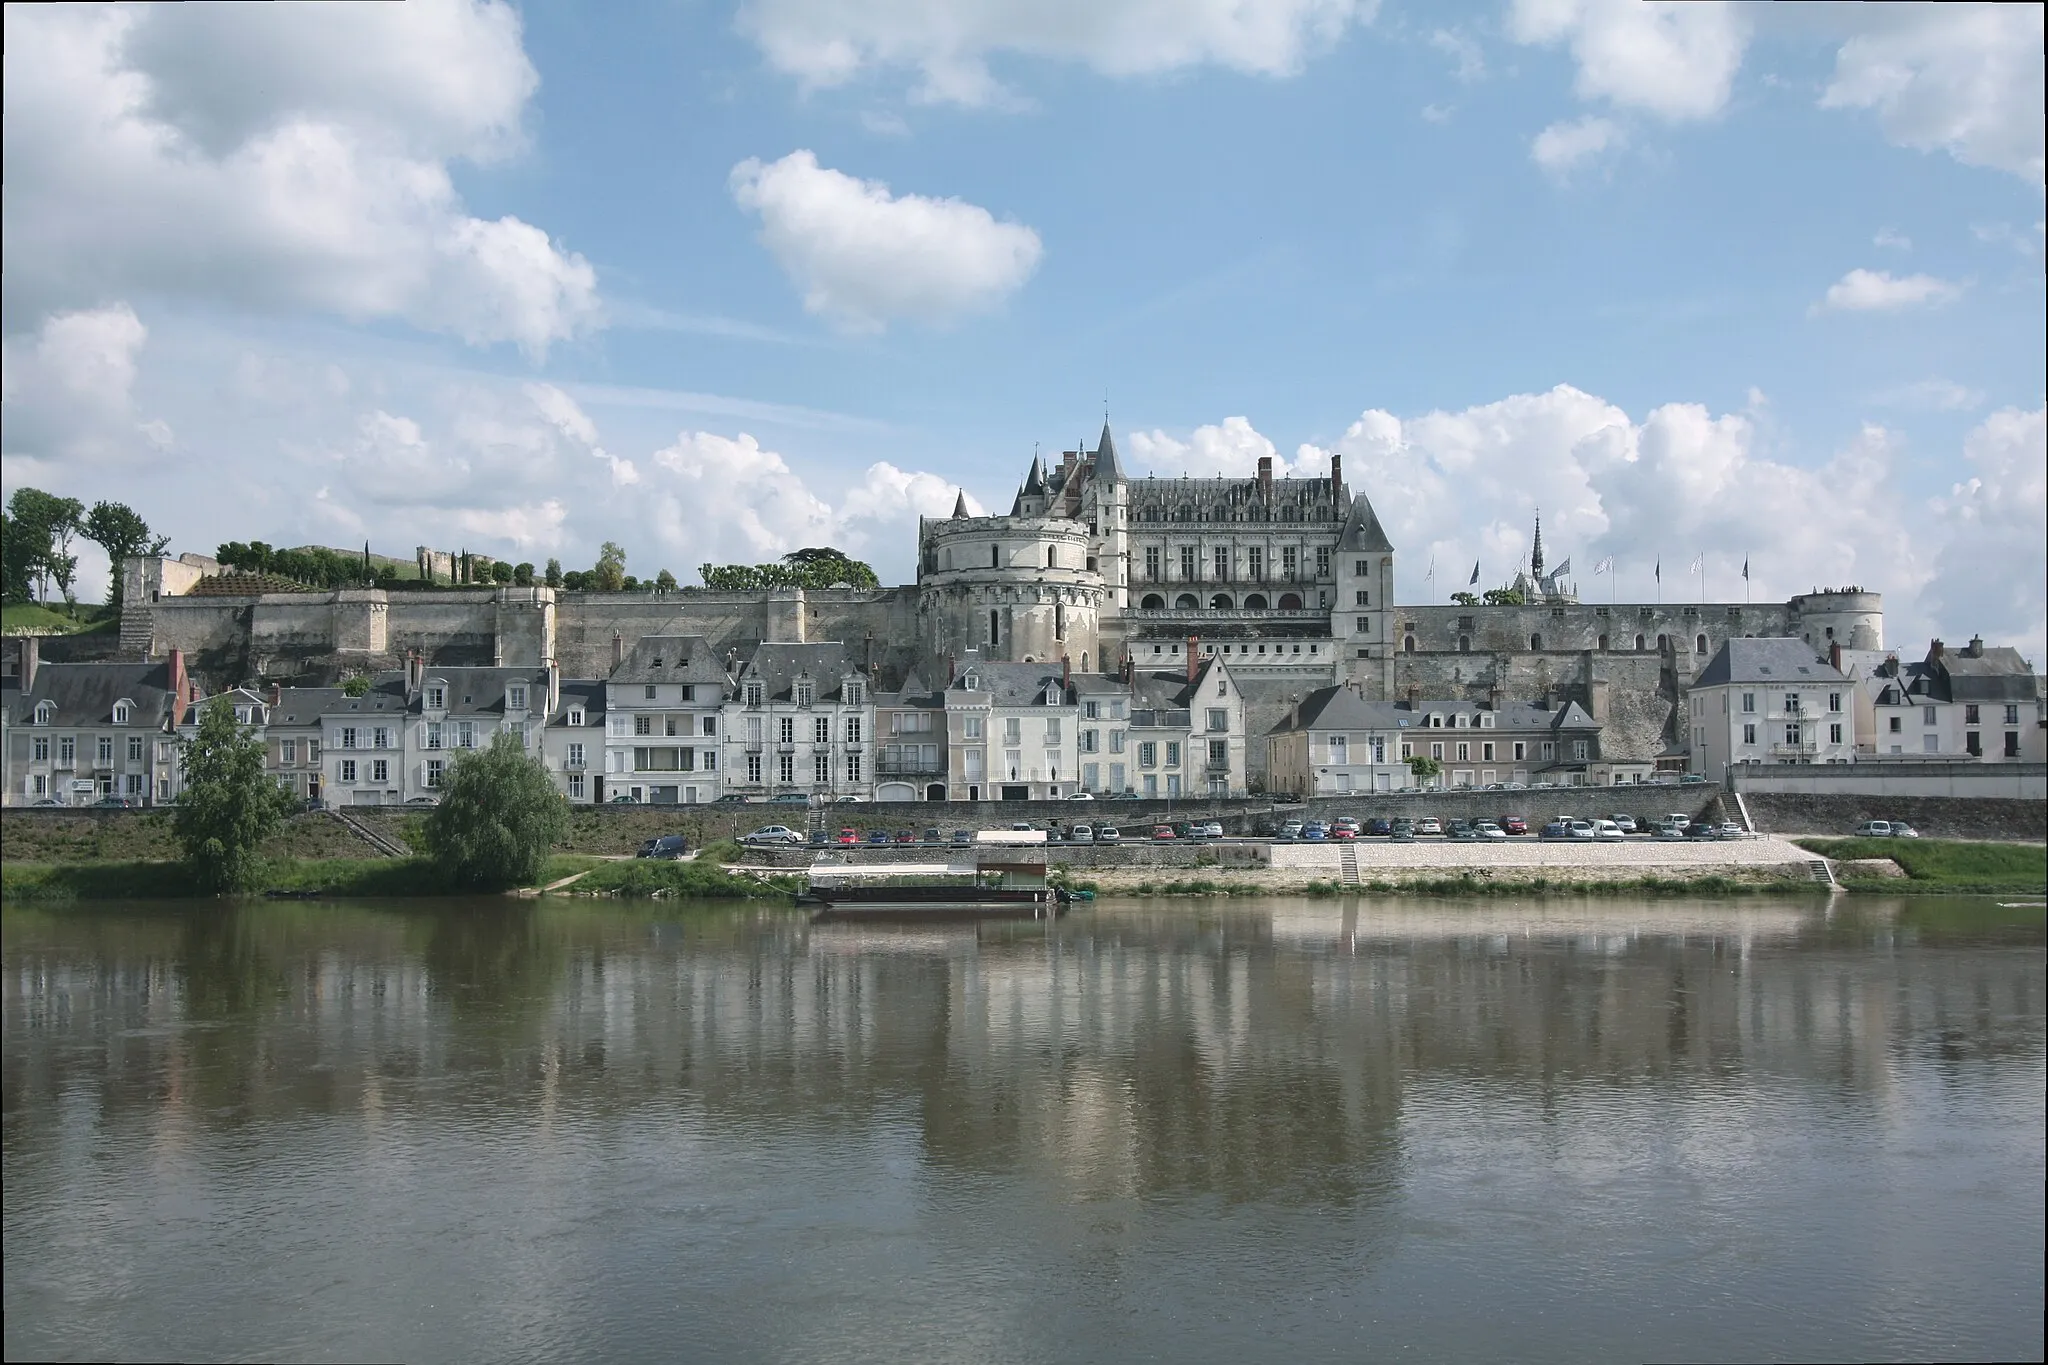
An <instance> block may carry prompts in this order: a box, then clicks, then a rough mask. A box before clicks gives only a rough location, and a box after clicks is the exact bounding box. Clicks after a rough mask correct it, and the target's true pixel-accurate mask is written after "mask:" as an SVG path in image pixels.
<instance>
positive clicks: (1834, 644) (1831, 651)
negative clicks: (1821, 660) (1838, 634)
mask: <svg viewBox="0 0 2048 1365" xmlns="http://www.w3.org/2000/svg"><path fill="white" fill-rule="evenodd" d="M1828 667H1829V668H1832V669H1834V670H1835V672H1837V673H1840V672H1841V671H1842V642H1841V641H1840V640H1830V641H1828Z"/></svg>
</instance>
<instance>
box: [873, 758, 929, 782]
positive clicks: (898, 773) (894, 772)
mask: <svg viewBox="0 0 2048 1365" xmlns="http://www.w3.org/2000/svg"><path fill="white" fill-rule="evenodd" d="M945 773H946V762H945V760H944V759H933V760H932V761H931V762H930V763H927V762H925V761H924V760H923V759H921V758H918V759H906V760H902V761H899V762H895V763H891V762H889V761H888V760H887V759H884V760H883V761H882V762H880V763H877V764H876V765H875V776H877V777H943V776H945Z"/></svg>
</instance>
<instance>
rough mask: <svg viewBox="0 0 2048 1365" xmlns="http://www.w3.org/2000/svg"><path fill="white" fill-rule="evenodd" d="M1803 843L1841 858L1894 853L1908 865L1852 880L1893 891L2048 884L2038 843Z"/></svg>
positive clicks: (2046, 852) (2045, 852) (2046, 854)
mask: <svg viewBox="0 0 2048 1365" xmlns="http://www.w3.org/2000/svg"><path fill="white" fill-rule="evenodd" d="M1794 842H1796V843H1797V844H1798V845H1799V846H1800V847H1801V848H1803V849H1806V850H1807V851H1808V852H1810V853H1818V854H1820V855H1821V856H1822V857H1826V858H1832V859H1835V860H1836V861H1838V862H1841V861H1848V860H1852V859H1860V858H1889V859H1891V860H1892V861H1893V862H1895V863H1897V864H1898V865H1899V866H1900V867H1901V868H1903V869H1905V873H1906V877H1905V880H1903V881H1901V880H1900V879H1899V878H1896V877H1890V878H1884V877H1871V878H1858V877H1855V876H1854V870H1853V869H1851V870H1850V880H1854V881H1856V882H1858V883H1864V882H1870V883H1876V884H1878V885H1881V886H1882V887H1884V888H1885V889H1887V890H1891V891H1904V890H1909V889H1910V890H1920V889H1927V888H1947V889H1961V888H1979V887H1981V888H1987V889H1992V890H2033V891H2038V890H2041V889H2042V888H2043V887H2044V886H2048V848H2043V847H2041V846H2040V845H2037V844H1980V843H1969V842H1965V841H1963V840H1958V839H1799V840H1795V841H1794Z"/></svg>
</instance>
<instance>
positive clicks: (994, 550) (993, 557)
mask: <svg viewBox="0 0 2048 1365" xmlns="http://www.w3.org/2000/svg"><path fill="white" fill-rule="evenodd" d="M988 566H989V567H990V568H991V569H1000V568H1002V567H1003V552H1002V549H1001V547H1000V546H995V545H991V546H989V547H988Z"/></svg>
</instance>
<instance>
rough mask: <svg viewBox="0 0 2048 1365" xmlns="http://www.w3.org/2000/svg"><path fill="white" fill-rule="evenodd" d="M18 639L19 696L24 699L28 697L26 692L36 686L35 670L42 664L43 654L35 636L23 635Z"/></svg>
mask: <svg viewBox="0 0 2048 1365" xmlns="http://www.w3.org/2000/svg"><path fill="white" fill-rule="evenodd" d="M20 638H21V695H23V696H24V697H25V696H27V695H28V690H29V689H30V688H31V687H34V686H35V685H36V669H37V667H38V666H40V665H41V663H42V658H43V653H42V649H41V646H40V645H39V643H38V642H37V640H36V637H35V636H33V635H24V636H22V637H20Z"/></svg>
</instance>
